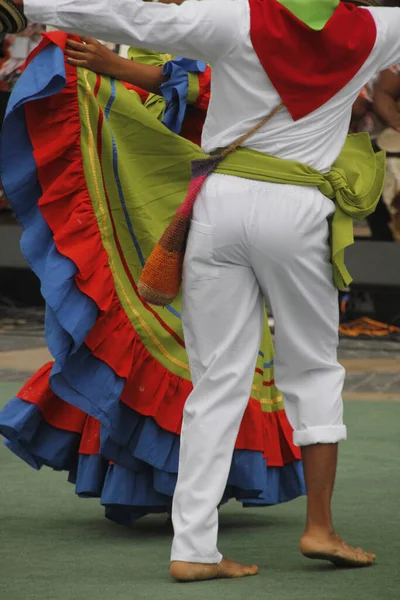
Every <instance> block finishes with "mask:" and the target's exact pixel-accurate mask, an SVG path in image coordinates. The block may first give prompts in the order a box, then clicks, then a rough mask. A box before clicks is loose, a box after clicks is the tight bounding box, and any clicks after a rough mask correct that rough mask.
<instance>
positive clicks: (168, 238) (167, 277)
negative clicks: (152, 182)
mask: <svg viewBox="0 0 400 600" xmlns="http://www.w3.org/2000/svg"><path fill="white" fill-rule="evenodd" d="M283 107H284V105H283V103H281V104H279V105H278V106H276V107H275V108H274V109H273V110H272V111H271V112H270V113H269V114H268V115H267V116H266V117H264V118H263V119H262V120H261V121H260V122H259V123H257V125H255V127H252V129H250V130H249V131H248V132H247V133H245V134H243V135H242V136H241V137H240V138H238V139H237V140H236V141H235V142H233V144H231V145H230V146H229V147H228V148H226V149H225V150H223V151H222V152H221V153H220V154H217V155H215V156H210V157H207V158H205V159H202V160H195V161H193V162H192V178H191V181H190V184H189V189H188V193H187V195H186V198H185V200H184V202H183V203H182V205H181V206H180V207H179V209H178V210H177V212H176V213H175V215H174V217H173V219H172V221H171V223H170V224H169V225H168V227H167V228H166V230H165V231H164V233H163V235H162V236H161V238H160V240H159V242H158V243H157V244H156V246H155V247H154V249H153V251H152V253H151V254H150V256H149V258H148V259H147V262H146V264H145V266H144V269H143V271H142V274H141V276H140V280H139V285H138V290H139V293H140V295H141V296H142V298H143V299H144V300H145V301H146V302H148V303H149V304H154V305H156V306H167V305H168V304H170V303H171V302H172V301H173V300H174V299H175V298H176V297H177V295H178V294H179V290H180V287H181V282H182V270H183V259H184V256H185V248H186V239H187V236H188V232H189V228H190V219H191V216H192V211H193V206H194V203H195V201H196V198H197V196H198V194H199V192H200V190H201V188H202V186H203V184H204V182H205V180H206V179H207V177H208V176H209V175H211V173H213V172H214V171H215V169H216V168H217V166H218V164H219V163H220V162H221V161H222V160H223V159H224V158H225V157H226V156H228V154H231V152H234V151H235V150H236V149H237V148H239V146H241V145H242V144H243V143H244V142H245V141H246V140H247V139H248V138H249V137H250V136H252V135H253V134H254V133H256V132H257V131H258V130H259V129H261V128H262V127H264V125H266V124H267V123H268V121H270V120H271V119H272V118H273V117H274V116H275V115H276V113H277V112H279V111H280V110H281V109H282V108H283Z"/></svg>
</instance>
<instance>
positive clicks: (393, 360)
mask: <svg viewBox="0 0 400 600" xmlns="http://www.w3.org/2000/svg"><path fill="white" fill-rule="evenodd" d="M17 317H18V318H17ZM17 317H16V318H13V319H10V318H9V317H6V318H1V316H0V381H24V380H25V379H27V378H28V377H29V376H30V375H31V374H32V373H34V372H35V371H36V370H37V369H39V367H41V366H42V365H43V364H44V363H45V362H47V361H49V360H51V356H50V353H49V352H48V350H47V348H46V342H45V339H44V335H43V322H44V318H43V313H42V312H41V311H40V309H31V310H30V311H28V312H26V313H24V312H22V313H21V314H20V315H17ZM339 357H340V361H341V362H342V364H343V365H344V366H345V368H346V370H347V378H346V384H345V396H346V397H347V398H348V399H352V400H357V399H363V400H377V399H382V400H390V401H399V402H400V341H382V340H367V341H365V340H349V339H345V340H342V341H341V343H340V348H339Z"/></svg>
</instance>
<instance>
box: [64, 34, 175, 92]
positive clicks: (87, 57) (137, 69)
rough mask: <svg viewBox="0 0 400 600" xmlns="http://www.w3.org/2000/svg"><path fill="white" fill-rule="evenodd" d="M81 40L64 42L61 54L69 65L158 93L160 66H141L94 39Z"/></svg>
mask: <svg viewBox="0 0 400 600" xmlns="http://www.w3.org/2000/svg"><path fill="white" fill-rule="evenodd" d="M81 40H82V41H81V42H77V41H75V40H71V39H69V40H68V41H67V46H66V50H65V54H66V55H67V56H68V59H67V60H68V62H69V63H70V64H72V65H74V66H76V67H85V68H86V69H90V70H91V71H94V72H95V73H99V74H101V75H108V76H109V77H114V78H115V79H119V80H120V81H126V82H127V83H131V84H133V85H136V86H138V87H140V88H142V89H144V90H147V91H148V92H150V93H153V94H159V93H160V86H161V84H162V83H164V82H165V81H166V80H167V78H166V77H164V75H163V74H162V67H158V66H153V65H144V64H140V63H136V62H134V61H132V60H129V59H127V58H123V57H122V56H118V54H115V52H113V51H112V50H110V49H109V48H107V47H106V46H104V45H103V44H101V43H100V42H99V41H97V40H95V39H94V38H89V37H85V36H83V37H82V38H81Z"/></svg>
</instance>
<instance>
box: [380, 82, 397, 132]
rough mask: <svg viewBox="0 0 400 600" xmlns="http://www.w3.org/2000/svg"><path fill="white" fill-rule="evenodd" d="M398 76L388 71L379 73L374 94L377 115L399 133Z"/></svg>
mask: <svg viewBox="0 0 400 600" xmlns="http://www.w3.org/2000/svg"><path fill="white" fill-rule="evenodd" d="M399 98H400V75H397V74H396V73H393V72H392V71H390V70H387V71H384V72H383V73H381V75H380V77H379V80H378V83H377V85H376V87H375V92H374V108H375V111H376V113H377V115H378V116H379V117H380V118H381V119H382V120H383V121H384V122H385V123H386V124H387V125H388V126H389V127H392V128H393V129H396V130H397V131H400V108H399V104H398V100H399Z"/></svg>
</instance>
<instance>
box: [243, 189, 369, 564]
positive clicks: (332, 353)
mask: <svg viewBox="0 0 400 600" xmlns="http://www.w3.org/2000/svg"><path fill="white" fill-rule="evenodd" d="M296 193H297V192H296ZM266 205H268V207H267V208H266ZM259 209H260V212H259V213H258V219H257V225H256V228H255V235H254V242H253V256H252V261H253V267H254V269H255V273H256V276H257V278H258V281H259V283H260V287H261V288H262V290H263V292H264V294H265V296H266V297H268V298H269V300H270V304H271V306H272V310H273V314H274V318H275V380H276V385H277V387H278V388H279V389H280V391H281V392H282V394H283V397H284V401H285V409H286V412H287V415H288V418H289V420H290V422H291V424H292V426H293V428H294V441H295V443H296V444H297V445H299V446H301V447H302V452H303V464H304V472H305V479H306V487H307V496H308V513H307V526H306V531H305V534H304V536H303V537H302V540H301V544H300V547H301V551H302V552H303V554H305V555H306V556H308V557H310V558H324V559H327V560H331V561H332V562H334V563H336V564H341V565H347V566H361V565H365V564H370V563H371V562H372V561H373V559H374V555H372V554H369V553H365V552H363V551H362V550H360V549H356V550H354V549H352V548H350V547H349V546H347V545H346V544H345V543H344V542H343V541H342V540H341V539H340V538H339V537H338V536H336V534H335V533H334V529H333V524H332V517H331V497H332V492H333V487H334V481H335V473H336V463H337V443H338V442H339V441H341V440H344V439H346V428H345V426H344V425H343V403H342V397H341V392H342V386H343V381H344V370H343V368H342V367H341V366H340V365H339V364H338V362H337V344H338V324H339V323H338V302H337V292H336V290H335V288H334V286H333V281H332V267H331V264H330V261H329V247H328V224H327V221H326V218H327V216H328V215H329V214H330V212H331V211H332V204H331V203H330V201H329V200H328V199H327V198H324V197H322V196H321V195H320V194H319V192H318V191H317V190H315V191H314V190H309V189H304V190H301V189H299V191H298V197H296V195H295V194H294V190H293V188H287V189H284V190H282V194H280V197H279V198H272V199H271V200H270V201H269V199H266V202H265V203H264V205H262V204H261V203H260V206H259ZM266 210H268V214H263V211H266ZM267 222H270V223H271V225H272V228H271V234H270V236H268V231H267V232H265V230H263V229H262V227H261V225H259V224H265V223H267ZM275 232H276V233H275ZM266 237H267V238H268V242H265V240H266Z"/></svg>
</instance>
